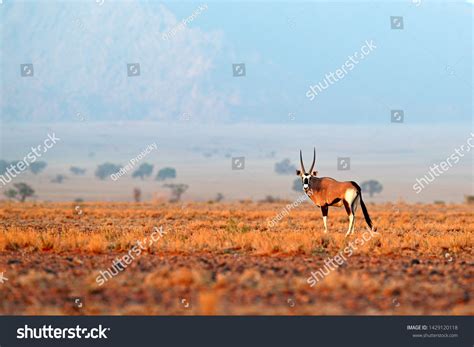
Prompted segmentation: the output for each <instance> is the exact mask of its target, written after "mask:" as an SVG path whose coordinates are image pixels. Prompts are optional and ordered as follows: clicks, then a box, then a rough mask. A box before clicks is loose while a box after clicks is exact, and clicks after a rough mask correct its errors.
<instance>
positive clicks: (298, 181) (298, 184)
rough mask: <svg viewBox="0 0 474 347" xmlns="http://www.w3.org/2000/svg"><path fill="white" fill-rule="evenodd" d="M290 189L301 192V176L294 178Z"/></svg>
mask: <svg viewBox="0 0 474 347" xmlns="http://www.w3.org/2000/svg"><path fill="white" fill-rule="evenodd" d="M292 189H293V190H294V191H295V192H298V193H303V183H302V182H301V178H296V179H295V180H294V181H293V187H292Z"/></svg>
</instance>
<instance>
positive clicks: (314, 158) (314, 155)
mask: <svg viewBox="0 0 474 347" xmlns="http://www.w3.org/2000/svg"><path fill="white" fill-rule="evenodd" d="M315 163H316V147H314V153H313V164H311V169H309V174H310V175H311V173H312V172H313V169H314V164H315Z"/></svg>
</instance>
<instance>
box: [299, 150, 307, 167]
mask: <svg viewBox="0 0 474 347" xmlns="http://www.w3.org/2000/svg"><path fill="white" fill-rule="evenodd" d="M300 163H301V169H302V171H303V173H306V170H305V169H304V164H303V153H302V152H301V149H300Z"/></svg>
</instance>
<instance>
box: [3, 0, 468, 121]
mask: <svg viewBox="0 0 474 347" xmlns="http://www.w3.org/2000/svg"><path fill="white" fill-rule="evenodd" d="M203 4H205V5H206V8H205V10H203V11H202V12H201V13H200V14H198V15H197V16H196V18H194V20H193V21H192V22H191V23H189V24H188V26H187V28H186V29H185V30H184V31H181V32H178V33H177V34H176V35H175V36H174V37H172V38H170V39H169V40H167V41H164V40H163V39H162V34H163V33H165V32H167V31H169V30H170V29H172V28H175V27H176V26H177V25H178V24H179V22H180V21H181V20H183V19H185V18H187V17H189V16H190V15H192V14H193V12H194V11H195V10H196V9H197V8H198V7H199V6H200V5H203ZM0 6H1V7H0V18H1V24H0V30H1V47H2V48H1V61H0V73H1V78H2V87H1V90H2V92H1V99H0V107H1V108H0V110H1V115H2V119H3V120H4V121H34V122H55V121H66V122H67V121H75V120H77V117H78V114H80V115H84V116H85V117H86V118H87V119H88V120H90V121H95V120H97V121H104V120H105V121H108V120H158V121H175V120H179V119H180V118H181V117H182V116H183V114H188V115H191V118H192V119H193V120H194V121H198V122H216V123H220V122H224V123H225V122H261V123H287V122H288V119H289V117H292V120H293V121H294V122H295V123H316V124H318V123H321V124H323V123H347V124H357V123H362V124H364V123H380V124H383V123H387V122H390V110H391V109H402V110H404V111H405V121H406V122H407V123H413V124H415V123H428V124H430V123H433V122H436V123H443V122H455V123H460V124H466V125H469V126H471V125H472V94H473V92H472V65H473V60H472V51H473V50H472V3H468V2H448V3H446V2H444V3H440V2H438V3H437V2H434V3H433V2H426V1H423V0H421V1H420V2H417V1H403V2H397V3H389V2H383V3H380V2H371V3H367V2H345V3H324V2H317V3H315V2H313V3H295V2H288V3H284V2H269V1H266V2H258V3H254V2H180V3H166V2H164V3H158V2H144V1H142V2H111V1H108V0H104V2H103V4H101V3H100V2H99V3H97V2H96V1H82V2H74V3H64V2H63V3H59V2H53V1H38V2H16V1H8V0H5V1H4V2H3V4H2V5H0ZM391 16H403V25H404V29H403V30H392V29H391V27H390V17H391ZM366 40H373V42H375V44H376V46H377V48H376V49H375V50H374V51H373V52H371V53H370V55H369V56H367V57H366V59H364V60H363V61H361V62H360V63H359V64H358V65H357V66H356V67H355V68H354V69H353V70H352V71H350V72H349V73H348V74H347V75H346V76H345V77H344V78H343V79H341V80H340V81H338V82H337V83H334V84H333V85H330V86H329V88H328V89H327V90H324V91H323V92H322V93H321V94H320V95H318V97H317V98H316V99H315V100H314V101H310V100H309V99H308V98H307V97H306V96H305V95H306V91H307V89H308V87H309V86H310V85H314V84H316V83H318V82H320V81H322V79H323V78H324V75H325V74H326V73H329V72H334V71H335V70H336V69H337V68H339V67H340V66H342V65H344V63H345V62H346V60H347V59H348V56H349V55H352V54H353V53H354V52H356V51H358V50H360V48H361V46H362V45H363V44H364V42H365V41H366ZM137 62H138V63H139V64H140V70H141V71H140V76H135V77H128V76H127V71H126V66H127V63H137ZM24 63H33V65H34V76H33V77H21V76H20V64H24ZM233 63H245V66H246V76H245V77H233V76H232V64H233ZM289 114H291V116H289Z"/></svg>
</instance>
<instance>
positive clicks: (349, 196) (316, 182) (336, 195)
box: [296, 148, 376, 237]
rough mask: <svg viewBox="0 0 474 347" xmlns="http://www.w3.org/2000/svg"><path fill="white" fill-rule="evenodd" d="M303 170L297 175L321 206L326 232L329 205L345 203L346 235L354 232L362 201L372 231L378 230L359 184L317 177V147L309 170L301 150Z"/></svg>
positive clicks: (309, 193) (297, 171) (311, 197)
mask: <svg viewBox="0 0 474 347" xmlns="http://www.w3.org/2000/svg"><path fill="white" fill-rule="evenodd" d="M300 163H301V170H296V175H298V176H300V177H301V180H302V182H303V190H304V192H305V193H306V195H308V197H309V198H310V199H311V200H312V201H313V202H314V203H315V204H316V206H318V207H321V212H322V214H323V222H324V232H325V233H327V232H328V227H327V217H328V210H329V206H336V207H341V206H343V205H344V207H345V208H346V212H347V215H348V216H349V229H348V230H347V233H346V237H347V236H348V235H349V234H352V233H354V223H355V212H356V210H357V205H358V203H359V202H360V206H361V207H362V212H363V213H364V217H365V221H366V222H367V225H368V227H369V230H370V231H376V228H375V227H374V226H373V224H372V220H371V219H370V216H369V212H368V211H367V207H366V206H365V204H364V201H363V200H362V193H361V189H360V187H359V185H358V184H357V183H356V182H353V181H346V182H339V181H336V180H335V179H333V178H330V177H317V175H318V172H317V171H313V169H314V164H315V163H316V148H314V154H313V164H311V168H310V169H309V172H307V171H306V170H305V168H304V164H303V154H302V152H301V150H300Z"/></svg>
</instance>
